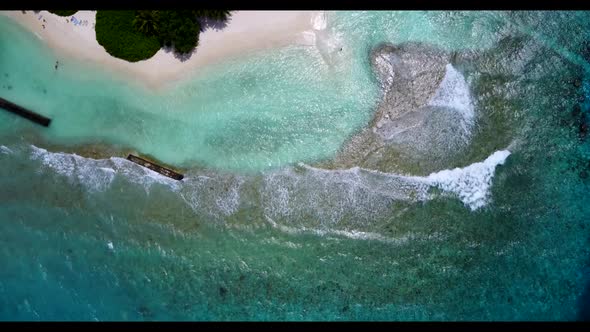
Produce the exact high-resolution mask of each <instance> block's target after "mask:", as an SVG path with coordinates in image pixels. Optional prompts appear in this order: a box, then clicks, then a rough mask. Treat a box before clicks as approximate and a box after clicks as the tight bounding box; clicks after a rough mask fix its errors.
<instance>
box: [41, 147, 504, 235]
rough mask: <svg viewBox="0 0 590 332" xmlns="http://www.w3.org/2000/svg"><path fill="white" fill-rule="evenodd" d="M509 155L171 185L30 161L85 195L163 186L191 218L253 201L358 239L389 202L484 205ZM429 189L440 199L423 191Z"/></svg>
mask: <svg viewBox="0 0 590 332" xmlns="http://www.w3.org/2000/svg"><path fill="white" fill-rule="evenodd" d="M509 155H510V152H509V151H507V150H503V151H497V152H495V153H493V154H492V155H491V156H489V157H488V158H486V159H485V160H484V161H482V162H478V163H474V164H471V165H469V166H467V167H464V168H456V169H452V170H443V171H439V172H435V173H432V174H430V175H428V176H424V177H421V176H410V175H403V174H395V173H384V172H379V171H374V170H367V169H362V168H359V167H354V168H351V169H346V170H326V169H319V168H314V167H311V166H307V165H304V164H300V166H298V167H288V168H284V169H281V170H277V171H273V172H269V173H265V174H263V175H261V176H260V177H259V176H251V177H249V176H238V175H229V174H221V173H220V174H209V176H204V175H191V174H187V176H186V177H185V180H183V181H174V180H172V179H169V178H167V177H164V176H162V175H160V174H157V173H155V172H153V171H151V170H148V169H145V168H143V167H141V166H139V165H136V164H134V163H132V162H130V161H128V160H126V159H123V158H117V157H112V158H110V159H101V160H95V159H90V158H84V157H80V156H77V155H75V154H66V153H52V152H48V151H47V150H45V149H41V148H37V147H35V146H32V152H31V157H32V158H33V159H36V160H41V162H42V164H43V165H44V166H46V167H48V168H50V169H52V170H53V171H54V172H56V173H58V174H62V175H65V176H67V177H68V178H70V179H71V180H73V181H78V182H80V183H82V184H83V185H85V187H87V188H88V190H89V191H91V192H94V191H105V190H107V189H108V188H109V187H110V185H111V184H112V182H113V180H114V178H115V177H116V176H124V177H125V178H127V179H128V180H130V181H131V182H133V183H137V184H140V185H143V186H144V187H145V188H146V193H148V194H149V189H150V188H151V186H153V185H154V184H161V185H164V186H166V187H168V188H169V189H170V190H171V191H173V192H177V193H178V194H179V195H180V197H182V199H183V200H184V201H185V202H186V203H187V205H188V206H190V207H191V208H192V209H193V210H194V211H195V213H198V214H205V215H207V216H210V217H212V218H213V219H223V218H224V217H226V216H230V215H232V214H234V213H236V212H237V211H238V210H239V208H240V206H241V205H242V204H246V205H249V204H252V203H254V204H256V205H257V206H259V207H260V208H261V209H262V210H263V212H264V213H265V215H266V216H267V217H268V218H270V219H271V220H276V221H277V223H279V224H281V225H288V227H295V228H294V229H299V230H305V231H306V232H307V231H309V232H316V233H318V234H319V233H321V232H324V229H330V232H332V233H330V234H335V235H342V236H346V237H350V238H355V237H356V238H366V239H369V238H372V237H373V235H371V234H370V232H368V233H367V232H364V230H363V229H362V228H358V227H357V226H362V227H364V226H365V225H370V224H371V223H372V222H374V221H375V220H377V219H379V218H382V217H383V216H384V215H389V216H390V217H392V218H395V214H396V213H394V215H392V214H391V210H390V209H391V203H392V202H395V201H407V202H419V201H428V200H431V199H434V198H435V197H436V196H437V195H441V194H442V195H451V196H456V197H457V198H458V199H460V200H461V201H462V202H463V203H464V204H465V205H466V206H467V207H469V208H470V209H471V210H477V209H479V208H481V207H483V206H485V205H486V204H488V203H489V201H490V193H489V192H490V188H491V185H492V179H493V176H494V172H495V168H496V166H498V165H502V164H503V163H504V162H505V160H506V158H507V157H508V156H509ZM259 180H262V181H261V182H259ZM244 185H246V186H249V187H251V186H253V185H254V187H253V188H254V192H255V193H257V195H258V196H252V195H244V194H243V193H242V191H243V190H242V188H243V187H244ZM433 187H435V188H440V189H441V190H442V193H437V192H433V191H432V190H430V189H431V188H433ZM320 226H321V227H320ZM285 227H287V226H285ZM338 232H345V233H342V234H340V233H338Z"/></svg>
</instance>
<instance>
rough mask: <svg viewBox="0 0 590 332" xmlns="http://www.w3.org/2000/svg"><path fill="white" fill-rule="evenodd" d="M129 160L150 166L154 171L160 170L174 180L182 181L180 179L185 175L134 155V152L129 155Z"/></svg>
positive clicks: (159, 171)
mask: <svg viewBox="0 0 590 332" xmlns="http://www.w3.org/2000/svg"><path fill="white" fill-rule="evenodd" d="M127 160H130V161H132V162H134V163H136V164H138V165H140V166H143V167H145V168H149V169H151V170H152V171H154V172H158V173H160V174H162V175H164V176H167V177H169V178H172V179H174V180H178V181H180V180H182V179H183V178H184V175H182V174H180V173H177V172H175V171H173V170H171V169H168V168H166V167H163V166H160V165H157V164H155V163H153V162H151V161H148V160H145V159H143V158H140V157H138V156H134V155H132V154H130V155H129V156H127Z"/></svg>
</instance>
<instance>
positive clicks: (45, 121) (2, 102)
mask: <svg viewBox="0 0 590 332" xmlns="http://www.w3.org/2000/svg"><path fill="white" fill-rule="evenodd" d="M11 88H12V87H11ZM0 108H3V109H5V110H7V111H9V112H12V113H14V114H16V115H20V116H22V117H23V118H27V119H29V120H31V121H33V122H35V123H38V124H40V125H42V126H45V127H49V124H50V123H51V119H50V118H46V117H44V116H43V115H41V114H37V113H35V112H32V111H29V110H28V109H26V108H24V107H21V106H18V105H17V104H14V103H12V102H10V101H8V100H6V99H4V98H1V97H0Z"/></svg>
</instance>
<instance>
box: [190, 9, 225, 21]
mask: <svg viewBox="0 0 590 332" xmlns="http://www.w3.org/2000/svg"><path fill="white" fill-rule="evenodd" d="M193 13H194V14H195V15H196V16H197V17H203V18H208V19H210V20H215V21H227V19H228V18H229V17H230V16H231V11H229V10H211V9H203V10H195V11H193Z"/></svg>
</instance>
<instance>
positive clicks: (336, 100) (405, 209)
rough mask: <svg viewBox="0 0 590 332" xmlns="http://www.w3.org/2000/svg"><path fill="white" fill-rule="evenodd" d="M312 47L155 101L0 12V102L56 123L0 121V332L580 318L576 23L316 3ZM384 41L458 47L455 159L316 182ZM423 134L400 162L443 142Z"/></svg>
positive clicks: (209, 74) (233, 62)
mask: <svg viewBox="0 0 590 332" xmlns="http://www.w3.org/2000/svg"><path fill="white" fill-rule="evenodd" d="M316 38H317V43H316V46H297V45H293V46H288V47H284V48H281V49H276V50H272V51H264V52H254V53H250V54H244V55H243V56H241V57H239V58H233V59H228V60H224V61H222V62H220V63H217V64H215V65H212V66H209V67H207V68H206V69H199V70H195V73H194V75H191V76H190V78H187V79H186V80H183V81H178V82H170V83H169V84H168V85H167V87H166V88H165V89H163V90H161V91H157V92H155V91H151V90H149V89H147V88H145V87H144V86H143V85H142V84H141V82H134V81H130V80H127V79H125V78H124V77H120V76H119V75H117V73H110V72H108V71H105V70H104V69H102V68H99V67H96V66H95V65H92V64H87V63H81V62H78V61H77V60H74V59H70V58H67V57H64V56H63V55H61V54H57V53H55V52H54V51H53V50H51V49H50V48H48V47H47V46H46V45H44V44H43V43H42V42H41V41H39V40H38V39H37V37H36V36H35V35H34V34H32V33H30V32H27V31H25V30H24V29H22V28H20V27H19V26H18V25H17V24H16V23H15V22H13V21H11V20H10V19H8V18H6V17H4V16H0V91H1V96H2V97H4V98H6V99H9V100H12V101H14V102H16V103H19V104H22V105H23V106H27V107H30V108H31V109H35V110H39V111H40V112H42V113H44V114H46V115H48V116H50V117H51V118H53V122H52V124H51V126H50V127H49V128H43V127H40V126H36V125H34V124H31V123H29V122H27V121H26V120H23V119H20V118H17V117H15V116H14V115H12V114H10V113H8V112H0V266H2V268H0V319H1V320H579V319H587V318H588V317H589V313H588V312H589V311H590V269H589V267H590V265H589V263H590V246H589V245H588V241H589V239H590V237H589V235H590V223H589V218H588V216H589V215H590V207H589V204H588V202H589V201H590V192H589V191H588V189H589V188H588V184H589V181H590V179H589V176H590V147H589V142H590V141H589V140H590V137H589V138H586V137H585V131H584V123H588V121H590V118H589V117H590V116H589V115H587V113H588V108H589V107H590V104H589V101H588V99H587V98H588V96H590V82H588V69H589V68H590V67H589V64H588V60H587V59H590V42H589V40H590V13H587V12H476V11H470V12H382V11H379V12H328V14H327V28H326V30H323V31H321V32H318V33H317V36H316ZM383 42H389V43H393V44H400V43H405V42H420V43H422V44H424V45H429V46H430V47H436V48H439V49H441V50H444V51H445V52H458V53H460V54H461V57H462V59H463V60H462V61H461V62H460V65H455V66H454V67H451V68H454V69H449V70H447V75H451V74H452V75H454V76H453V77H456V80H455V81H457V82H462V83H461V84H455V85H454V87H455V88H452V86H453V85H449V86H450V87H451V88H449V89H450V90H453V89H455V90H456V89H459V88H461V89H464V90H465V89H466V90H468V93H467V94H465V93H463V94H461V93H459V92H458V91H454V90H453V91H454V92H453V91H450V94H448V95H447V96H455V97H452V98H451V97H448V98H447V99H445V100H446V101H445V102H446V103H447V104H453V105H455V104H460V103H462V102H465V101H464V100H465V98H466V97H465V96H468V99H469V103H470V105H473V107H472V108H470V110H472V113H473V117H472V125H470V127H469V130H470V135H469V136H468V141H467V142H466V143H465V144H466V146H465V148H464V149H462V150H458V152H457V153H454V154H452V156H451V157H449V158H444V159H440V158H438V157H436V158H435V157H430V158H429V157H428V156H429V154H428V153H426V154H425V155H426V157H425V158H424V159H420V161H419V162H415V161H414V160H406V159H404V160H399V159H398V160H389V159H383V160H382V161H380V162H377V163H375V164H376V165H380V166H379V167H376V168H370V167H367V166H366V165H364V164H362V165H361V164H359V165H353V167H352V168H351V167H350V165H347V166H346V167H338V164H336V165H332V166H333V167H331V168H330V169H326V168H322V167H321V166H319V165H321V164H322V163H323V162H326V161H330V160H331V159H333V158H335V157H336V156H337V155H338V153H339V151H340V149H341V147H342V146H343V145H345V144H346V143H347V142H348V141H349V140H350V139H351V138H353V137H354V136H355V135H356V134H358V133H359V132H360V131H361V130H363V128H366V127H367V126H369V125H370V123H371V120H372V118H373V117H374V115H375V111H376V109H377V106H378V105H379V103H380V98H381V96H382V94H381V91H380V86H379V83H378V81H377V79H376V77H375V75H374V73H373V70H372V68H371V65H370V52H371V50H373V49H374V48H375V47H376V46H378V45H380V44H381V43H383ZM340 48H342V51H339V49H340ZM56 60H59V62H60V68H59V70H57V71H56V70H55V69H54V67H53V65H54V63H55V61H56ZM449 73H450V74H449ZM449 77H450V76H449ZM457 77H458V78H457ZM449 80H451V79H449ZM443 82H445V81H443ZM444 91H446V90H444ZM449 98H451V99H449ZM457 107H459V108H460V105H459V106H457ZM432 121H435V123H434V125H432V124H431V125H430V127H428V128H426V127H425V129H424V130H425V132H426V135H423V136H420V137H419V138H414V139H413V140H410V141H409V144H410V145H409V148H410V149H412V148H413V146H412V144H415V147H416V149H417V150H416V151H418V148H420V149H422V147H423V146H424V145H423V144H422V143H424V142H423V141H428V140H429V139H430V138H429V137H430V136H429V135H430V134H432V135H434V134H436V135H437V136H436V137H437V139H439V138H440V137H442V139H447V140H449V142H451V141H454V138H455V137H454V136H453V135H456V134H457V133H456V132H453V131H452V130H445V126H446V124H445V123H442V122H441V123H438V124H437V123H436V119H434V120H432ZM432 128H436V132H435V131H432V132H429V131H428V130H433V129H432ZM441 133H442V134H441ZM441 135H442V136H441ZM445 135H446V136H445ZM96 146H100V147H101V149H102V150H101V151H103V152H102V154H105V153H106V152H104V151H108V152H109V153H110V155H112V157H109V156H107V155H100V156H96V155H92V154H89V151H90V150H92V149H94V147H96ZM128 150H132V151H136V152H138V153H141V154H147V155H150V156H153V157H154V158H157V159H158V160H160V161H162V162H164V163H167V164H171V165H175V166H177V167H179V168H181V169H182V170H183V171H184V172H185V175H186V177H185V179H184V180H183V181H181V182H176V181H173V180H169V179H167V178H164V177H161V176H159V175H157V174H154V173H152V172H150V171H147V170H144V169H142V168H141V167H139V166H136V165H134V164H132V163H130V162H128V161H126V160H124V158H125V156H126V154H125V153H124V152H125V151H128ZM420 151H422V152H423V150H420ZM422 152H420V153H422ZM426 152H428V151H426ZM432 156H436V151H432ZM334 168H338V169H334Z"/></svg>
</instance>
